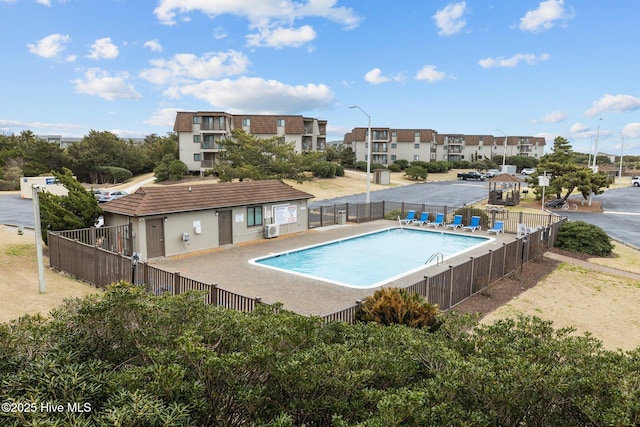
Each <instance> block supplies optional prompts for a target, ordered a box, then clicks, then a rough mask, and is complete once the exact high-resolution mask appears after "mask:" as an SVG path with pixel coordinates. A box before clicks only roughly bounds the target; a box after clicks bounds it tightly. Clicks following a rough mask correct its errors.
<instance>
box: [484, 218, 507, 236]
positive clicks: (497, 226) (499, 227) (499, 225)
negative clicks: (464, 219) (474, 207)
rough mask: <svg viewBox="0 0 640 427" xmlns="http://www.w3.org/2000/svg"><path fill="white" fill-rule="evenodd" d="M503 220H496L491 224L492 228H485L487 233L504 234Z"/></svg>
mask: <svg viewBox="0 0 640 427" xmlns="http://www.w3.org/2000/svg"><path fill="white" fill-rule="evenodd" d="M503 227H504V222H502V221H496V222H495V223H494V224H493V228H490V229H488V230H487V233H496V236H497V235H498V234H500V233H503V234H504V228H503Z"/></svg>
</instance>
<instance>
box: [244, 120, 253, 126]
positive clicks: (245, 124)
mask: <svg viewBox="0 0 640 427" xmlns="http://www.w3.org/2000/svg"><path fill="white" fill-rule="evenodd" d="M242 126H251V119H242Z"/></svg>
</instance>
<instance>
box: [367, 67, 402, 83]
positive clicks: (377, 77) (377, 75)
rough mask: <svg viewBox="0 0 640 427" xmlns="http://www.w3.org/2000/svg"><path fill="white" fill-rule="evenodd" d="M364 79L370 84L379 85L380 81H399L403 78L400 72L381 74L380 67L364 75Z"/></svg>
mask: <svg viewBox="0 0 640 427" xmlns="http://www.w3.org/2000/svg"><path fill="white" fill-rule="evenodd" d="M364 79H365V80H366V81H367V82H369V83H371V84H372V85H379V84H381V83H387V82H391V81H395V82H399V81H402V80H403V76H402V74H395V75H392V76H389V77H387V76H383V75H382V70H380V68H374V69H373V70H371V71H369V72H367V73H366V74H365V75H364Z"/></svg>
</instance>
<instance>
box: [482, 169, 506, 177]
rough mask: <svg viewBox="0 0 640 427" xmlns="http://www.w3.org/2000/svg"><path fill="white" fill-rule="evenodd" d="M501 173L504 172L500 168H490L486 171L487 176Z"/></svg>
mask: <svg viewBox="0 0 640 427" xmlns="http://www.w3.org/2000/svg"><path fill="white" fill-rule="evenodd" d="M501 173H502V172H500V171H499V170H498V169H489V170H488V171H486V172H485V173H484V176H486V177H487V178H493V177H494V176H497V175H500V174H501Z"/></svg>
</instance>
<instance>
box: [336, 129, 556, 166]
mask: <svg viewBox="0 0 640 427" xmlns="http://www.w3.org/2000/svg"><path fill="white" fill-rule="evenodd" d="M367 133H368V129H367V128H354V129H353V130H352V131H351V132H349V133H347V134H345V136H344V141H343V142H344V144H346V145H348V146H350V147H351V148H352V149H353V151H354V152H355V155H356V161H367V149H368V147H367V141H368V135H367ZM545 144H546V142H545V139H544V138H543V137H535V136H508V137H506V143H505V137H494V136H492V135H463V134H439V133H437V132H436V131H435V130H433V129H391V128H380V127H372V128H371V163H378V164H382V165H390V164H392V163H393V162H394V161H395V160H407V161H409V162H413V161H416V160H422V161H427V162H433V161H438V160H446V161H451V162H453V161H464V160H466V161H473V160H475V159H482V158H485V157H486V158H489V159H491V158H492V157H494V156H502V155H505V154H506V156H507V157H509V156H525V157H536V158H540V157H542V155H543V154H544V147H545Z"/></svg>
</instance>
